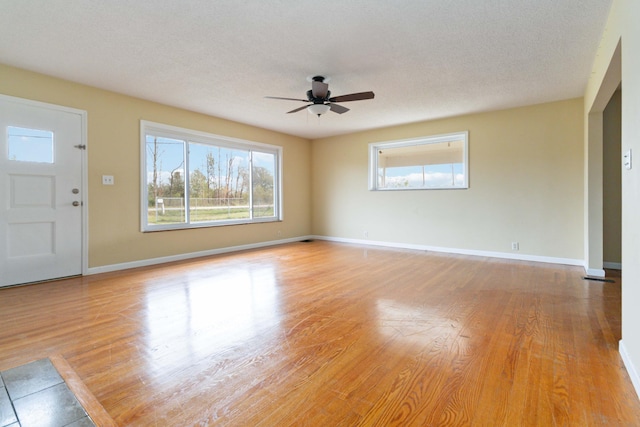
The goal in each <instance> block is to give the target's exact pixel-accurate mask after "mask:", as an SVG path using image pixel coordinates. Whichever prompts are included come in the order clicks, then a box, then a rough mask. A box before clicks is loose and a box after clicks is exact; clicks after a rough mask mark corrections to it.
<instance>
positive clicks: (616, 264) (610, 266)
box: [602, 261, 622, 270]
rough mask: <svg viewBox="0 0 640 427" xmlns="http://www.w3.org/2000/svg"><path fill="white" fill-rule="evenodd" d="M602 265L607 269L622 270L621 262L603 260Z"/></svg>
mask: <svg viewBox="0 0 640 427" xmlns="http://www.w3.org/2000/svg"><path fill="white" fill-rule="evenodd" d="M602 266H603V267H604V268H608V269H609V270H622V263H621V262H606V261H605V262H603V263H602Z"/></svg>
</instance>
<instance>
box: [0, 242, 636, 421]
mask: <svg viewBox="0 0 640 427" xmlns="http://www.w3.org/2000/svg"><path fill="white" fill-rule="evenodd" d="M582 275H583V271H582V269H581V268H579V267H570V266H561V265H549V264H541V263H531V262H520V261H509V260H499V259H492V258H483V257H471V256H458V255H444V254H438V253H429V252H423V251H411V250H395V249H382V248H375V247H363V246H356V245H347V244H336V243H329V242H321V241H315V242H308V243H302V242H301V243H292V244H287V245H281V246H276V247H272V248H265V249H260V250H252V251H246V252H240V253H235V254H226V255H219V256H214V257H208V258H201V259H196V260H191V261H184V262H177V263H172V264H167V265H162V266H154V267H145V268H140V269H135V270H129V271H122V272H115V273H107V274H101V275H95V276H88V277H81V278H71V279H67V280H61V281H57V282H51V283H43V284H37V285H30V286H24V287H16V288H6V289H0V325H1V328H0V370H2V369H7V368H10V367H13V366H17V365H20V364H22V363H25V362H29V361H31V360H35V359H38V358H43V357H49V356H51V355H54V357H58V358H59V359H60V360H63V361H64V363H66V364H68V368H69V371H70V372H74V373H75V374H74V375H75V377H74V381H77V382H79V383H81V384H83V385H84V387H86V390H85V391H86V394H87V396H93V397H94V398H95V401H94V404H95V405H96V407H97V406H99V407H102V408H104V411H105V412H106V414H105V415H108V417H110V418H112V419H113V420H114V422H115V424H117V425H121V426H156V425H224V426H247V425H251V426H265V427H268V426H329V425H330V426H381V425H384V426H393V425H397V426H441V425H450V426H466V425H482V426H484V425H491V426H564V425H570V426H573V425H580V426H582V425H594V426H598V425H620V426H633V425H640V400H638V397H637V396H636V394H635V391H634V389H633V386H632V384H631V381H630V379H629V377H628V375H627V373H626V371H625V370H624V367H623V365H622V362H621V359H620V355H619V354H618V352H617V346H618V341H619V340H620V338H621V336H620V334H621V325H620V298H621V293H620V288H621V286H620V280H621V279H620V277H619V276H618V277H616V278H615V280H616V281H615V283H607V282H594V281H585V280H582ZM55 355H59V356H55Z"/></svg>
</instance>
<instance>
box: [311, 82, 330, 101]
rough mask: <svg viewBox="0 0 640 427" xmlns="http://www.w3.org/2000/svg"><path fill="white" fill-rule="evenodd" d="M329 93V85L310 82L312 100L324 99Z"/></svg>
mask: <svg viewBox="0 0 640 427" xmlns="http://www.w3.org/2000/svg"><path fill="white" fill-rule="evenodd" d="M328 91H329V85H328V84H326V83H324V82H319V81H316V80H314V81H312V82H311V94H312V95H313V97H314V98H320V99H324V98H325V97H326V96H327V92H328Z"/></svg>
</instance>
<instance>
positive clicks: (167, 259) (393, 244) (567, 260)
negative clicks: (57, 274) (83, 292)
mask: <svg viewBox="0 0 640 427" xmlns="http://www.w3.org/2000/svg"><path fill="white" fill-rule="evenodd" d="M305 239H317V240H326V241H330V242H338V243H352V244H358V245H371V246H382V247H387V248H398V249H413V250H418V251H432V252H441V253H450V254H458V255H474V256H482V257H491V258H502V259H513V260H519V261H533V262H544V263H550V264H563V265H576V266H584V261H583V260H579V259H572V258H556V257H546V256H539V255H526V254H516V253H507V252H493V251H479V250H472V249H458V248H443V247H439V246H428V245H416V244H410V243H396V242H381V241H372V240H363V239H346V238H341V237H329V236H300V237H293V238H289V239H281V240H271V241H268V242H259V243H251V244H248V245H239V246H230V247H226V248H218V249H211V250H207V251H200V252H190V253H186V254H178V255H171V256H166V257H159V258H151V259H144V260H139V261H132V262H125V263H121V264H111V265H105V266H101V267H90V268H89V269H88V271H87V274H89V275H91V274H99V273H108V272H112V271H119V270H126V269H129V268H137V267H147V266H150V265H157V264H163V263H167V262H174V261H183V260H187V259H192V258H200V257H205V256H211V255H219V254H224V253H230V252H237V251H243V250H247V249H257V248H263V247H267V246H276V245H281V244H285V243H292V242H299V241H301V240H305ZM600 271H601V272H602V274H599V272H600ZM587 274H588V275H590V276H598V277H604V270H587Z"/></svg>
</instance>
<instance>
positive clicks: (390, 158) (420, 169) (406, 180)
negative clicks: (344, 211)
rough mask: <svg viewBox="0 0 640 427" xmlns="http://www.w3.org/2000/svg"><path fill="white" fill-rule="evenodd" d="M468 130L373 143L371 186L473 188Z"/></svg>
mask: <svg viewBox="0 0 640 427" xmlns="http://www.w3.org/2000/svg"><path fill="white" fill-rule="evenodd" d="M468 136H469V133H468V132H458V133H452V134H447V135H437V136H428V137H423V138H417V139H409V140H402V141H390V142H377V143H372V144H369V189H370V190H430V189H459V188H469V164H468V153H467V148H468Z"/></svg>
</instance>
